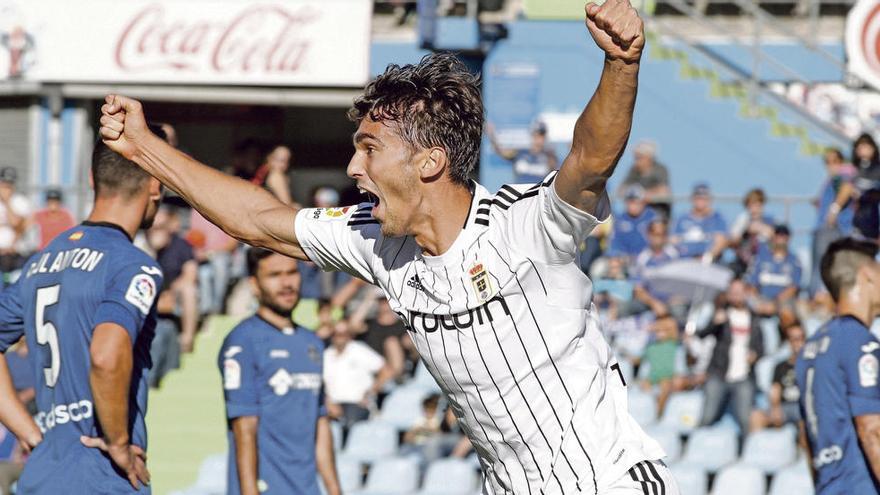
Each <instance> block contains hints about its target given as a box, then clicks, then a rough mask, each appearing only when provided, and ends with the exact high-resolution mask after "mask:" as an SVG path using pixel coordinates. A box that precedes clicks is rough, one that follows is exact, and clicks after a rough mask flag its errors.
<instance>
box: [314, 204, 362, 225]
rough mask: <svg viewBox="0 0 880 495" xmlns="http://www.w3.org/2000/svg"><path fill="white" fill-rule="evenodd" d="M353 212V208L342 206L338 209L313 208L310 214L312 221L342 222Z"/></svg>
mask: <svg viewBox="0 0 880 495" xmlns="http://www.w3.org/2000/svg"><path fill="white" fill-rule="evenodd" d="M354 211H355V207H354V206H343V207H340V208H315V209H314V211H313V212H312V219H314V220H322V221H325V222H327V221H333V220H342V219H344V218H348V216H349V215H350V214H351V213H353V212H354Z"/></svg>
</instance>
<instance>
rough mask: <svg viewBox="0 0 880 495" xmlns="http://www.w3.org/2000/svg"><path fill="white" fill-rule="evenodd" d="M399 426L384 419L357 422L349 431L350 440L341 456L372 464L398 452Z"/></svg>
mask: <svg viewBox="0 0 880 495" xmlns="http://www.w3.org/2000/svg"><path fill="white" fill-rule="evenodd" d="M397 442H398V433H397V428H395V427H394V426H392V425H390V424H388V423H385V422H383V421H377V420H370V421H362V422H360V423H356V424H355V425H354V426H352V427H351V430H350V431H349V432H348V440H347V441H346V442H345V448H344V449H343V450H342V454H341V457H343V458H345V459H347V460H350V461H355V462H360V463H363V464H370V463H372V462H374V461H377V460H379V459H385V458H388V457H392V456H394V455H395V454H397Z"/></svg>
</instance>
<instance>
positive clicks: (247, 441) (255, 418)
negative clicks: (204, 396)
mask: <svg viewBox="0 0 880 495" xmlns="http://www.w3.org/2000/svg"><path fill="white" fill-rule="evenodd" d="M248 270H249V272H250V275H251V278H250V282H251V287H252V289H253V291H254V293H255V294H256V296H257V299H258V301H259V308H257V314H256V315H254V316H252V317H250V318H248V319H246V320H244V321H243V322H241V323H240V324H239V325H238V326H236V327H235V328H233V329H232V331H231V332H230V333H229V335H227V336H226V340H224V342H223V346H222V347H221V349H220V354H219V356H218V365H219V367H220V371H221V374H222V375H223V391H224V396H225V398H226V417H227V418H228V420H229V432H228V436H229V464H228V465H229V471H228V486H227V489H228V492H229V493H230V494H231V495H237V494H242V495H256V494H258V493H266V494H290V493H296V494H302V495H318V493H319V490H318V480H317V477H316V476H315V473H316V472H317V473H319V474H320V475H321V478H322V479H323V481H324V486H325V487H326V489H327V493H328V495H338V494H339V482H338V480H337V478H336V468H335V460H334V455H333V437H332V433H331V432H330V423H329V419H328V418H327V411H326V408H325V406H324V393H323V386H322V382H323V380H322V373H323V354H324V344H323V342H321V339H319V338H318V337H317V336H315V334H314V333H312V332H310V331H308V330H306V329H304V328H302V327H295V326H294V323H293V322H292V321H291V312H292V311H293V308H294V307H295V306H296V303H297V302H298V301H299V290H300V278H301V276H300V273H299V271H298V270H297V261H296V260H295V259H292V258H288V257H286V256H282V255H280V254H275V253H273V252H271V251H267V250H264V249H259V248H253V249H251V250H250V251H248Z"/></svg>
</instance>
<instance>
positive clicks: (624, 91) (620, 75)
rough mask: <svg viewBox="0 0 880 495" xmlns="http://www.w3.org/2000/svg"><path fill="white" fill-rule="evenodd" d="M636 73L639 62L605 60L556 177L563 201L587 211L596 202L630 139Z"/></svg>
mask: <svg viewBox="0 0 880 495" xmlns="http://www.w3.org/2000/svg"><path fill="white" fill-rule="evenodd" d="M638 74H639V64H638V63H625V62H623V61H620V60H606V61H605V67H604V69H603V71H602V77H601V79H600V80H599V87H598V88H597V89H596V92H595V93H594V94H593V97H592V98H591V99H590V102H589V103H588V104H587V107H586V109H584V111H583V113H582V114H581V116H580V117H579V118H578V120H577V123H576V124H575V128H574V138H573V140H572V145H571V151H570V153H569V155H568V157H567V158H566V159H565V162H563V165H562V169H561V170H560V172H559V177H558V179H557V181H556V191H557V193H558V194H559V196H560V197H561V198H562V199H563V200H565V201H566V202H568V203H570V204H573V205H575V206H578V207H580V208H581V209H585V210H586V211H591V210H592V208H590V206H592V207H594V206H595V204H596V203H597V202H598V199H599V195H600V194H601V193H602V191H604V189H605V184H606V182H607V181H608V178H609V177H611V174H612V173H613V172H614V168H615V167H616V165H617V162H618V160H619V159H620V155H621V154H622V153H623V150H624V148H625V147H626V142H627V140H628V139H629V134H630V130H631V129H632V117H633V110H634V108H635V102H636V93H637V88H638ZM585 207H586V208H585Z"/></svg>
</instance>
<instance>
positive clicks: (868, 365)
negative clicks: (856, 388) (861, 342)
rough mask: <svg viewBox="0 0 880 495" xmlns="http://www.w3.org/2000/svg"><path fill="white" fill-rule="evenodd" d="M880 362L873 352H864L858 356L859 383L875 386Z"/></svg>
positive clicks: (864, 385) (865, 385)
mask: <svg viewBox="0 0 880 495" xmlns="http://www.w3.org/2000/svg"><path fill="white" fill-rule="evenodd" d="M878 370H880V363H878V361H877V358H876V357H875V356H874V355H873V354H865V355H863V356H862V357H861V358H859V384H860V385H861V386H863V387H876V386H877V373H878Z"/></svg>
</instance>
